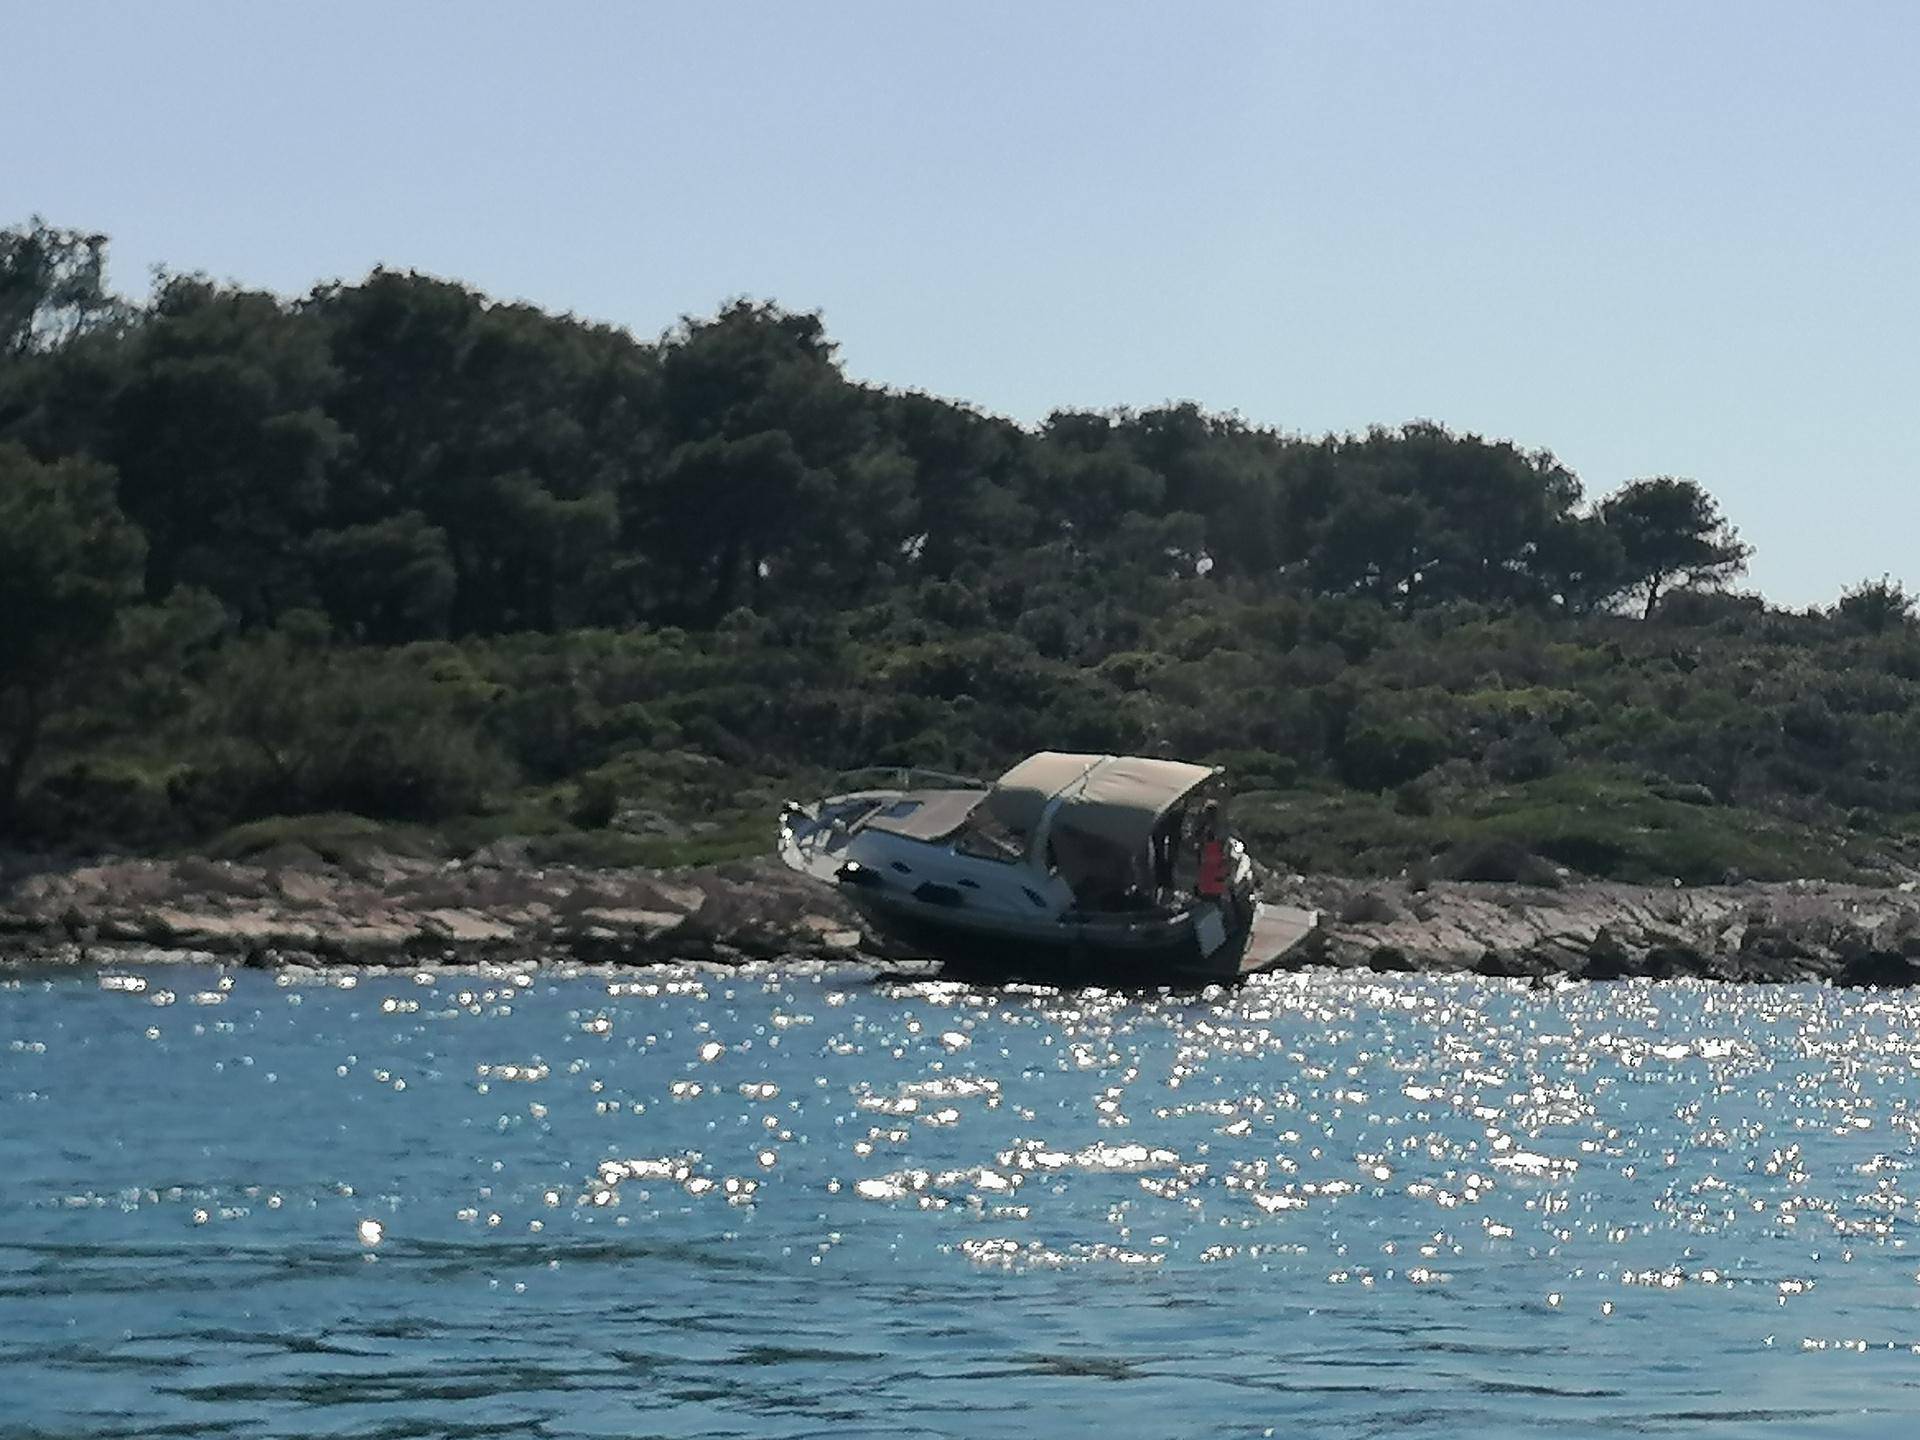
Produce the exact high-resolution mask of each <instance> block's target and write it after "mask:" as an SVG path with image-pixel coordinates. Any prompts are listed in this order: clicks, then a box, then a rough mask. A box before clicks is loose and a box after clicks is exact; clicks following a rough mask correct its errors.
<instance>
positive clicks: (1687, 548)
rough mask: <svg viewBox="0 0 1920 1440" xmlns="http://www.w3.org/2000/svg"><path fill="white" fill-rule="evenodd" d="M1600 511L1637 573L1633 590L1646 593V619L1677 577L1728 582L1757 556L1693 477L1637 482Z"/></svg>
mask: <svg viewBox="0 0 1920 1440" xmlns="http://www.w3.org/2000/svg"><path fill="white" fill-rule="evenodd" d="M1599 514H1600V519H1601V522H1602V523H1603V524H1605V525H1606V527H1607V529H1608V530H1609V531H1611V532H1612V533H1613V535H1614V536H1615V537H1616V538H1618V540H1619V542H1620V551H1621V554H1622V555H1623V556H1624V557H1625V563H1626V567H1627V572H1628V573H1629V574H1631V575H1633V576H1634V577H1635V579H1634V582H1633V585H1632V587H1630V588H1633V589H1637V590H1639V591H1641V592H1642V593H1644V594H1645V596H1646V605H1645V608H1644V609H1643V610H1642V611H1641V618H1642V619H1646V618H1648V617H1650V616H1651V615H1652V614H1653V610H1654V606H1655V605H1657V604H1658V603H1659V601H1660V597H1661V595H1662V594H1663V593H1665V592H1666V590H1668V589H1669V588H1670V587H1671V586H1672V585H1673V584H1674V583H1675V582H1676V581H1681V580H1684V581H1687V582H1689V583H1691V584H1695V585H1702V584H1721V583H1724V582H1725V581H1728V580H1731V579H1733V578H1734V577H1735V576H1736V575H1739V574H1740V573H1741V572H1742V571H1744V570H1745V569H1746V568H1747V558H1748V557H1749V556H1750V555H1752V554H1753V547H1752V546H1751V545H1745V544H1742V543H1741V540H1740V536H1739V533H1738V532H1737V531H1736V530H1734V528H1733V527H1732V526H1731V525H1729V524H1728V523H1727V522H1726V521H1725V520H1724V519H1723V518H1722V517H1721V515H1720V506H1719V504H1718V503H1717V502H1716V501H1715V500H1714V498H1713V497H1712V496H1711V495H1709V494H1707V492H1706V491H1705V490H1703V489H1701V488H1700V486H1699V485H1697V484H1696V483H1694V482H1693V481H1691V480H1679V479H1675V478H1674V477H1672V476H1670V475H1660V476H1655V477H1654V478H1652V479H1650V480H1635V481H1632V482H1631V483H1629V484H1627V485H1625V486H1623V487H1621V489H1619V490H1618V491H1616V492H1615V493H1614V494H1613V495H1610V496H1609V497H1608V498H1607V499H1606V500H1604V501H1602V502H1601V505H1600V511H1599Z"/></svg>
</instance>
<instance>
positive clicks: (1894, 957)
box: [1834, 950, 1920, 990]
mask: <svg viewBox="0 0 1920 1440" xmlns="http://www.w3.org/2000/svg"><path fill="white" fill-rule="evenodd" d="M1834 979H1835V981H1836V982H1837V983H1839V984H1841V985H1861V986H1866V985H1872V986H1877V987H1879V988H1880V989H1883V990H1895V989H1902V988H1905V987H1906V986H1909V985H1916V984H1920V962H1916V961H1913V960H1910V959H1908V958H1907V957H1906V956H1905V955H1902V954H1899V953H1898V952H1896V951H1887V950H1872V951H1867V952H1865V953H1862V954H1856V955H1855V956H1853V958H1851V959H1849V960H1848V961H1846V962H1845V964H1844V965H1843V966H1842V967H1841V969H1840V972H1839V974H1838V975H1836V976H1835V977H1834Z"/></svg>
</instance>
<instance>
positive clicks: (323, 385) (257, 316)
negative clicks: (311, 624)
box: [103, 276, 345, 625]
mask: <svg viewBox="0 0 1920 1440" xmlns="http://www.w3.org/2000/svg"><path fill="white" fill-rule="evenodd" d="M130 344H131V349H132V351H133V355H132V361H133V363H132V367H131V370H130V373H129V374H128V376H127V378H126V382H125V383H124V385H122V386H121V388H120V390H119V392H118V393H117V395H116V396H115V398H114V400H113V404H112V423H111V427H110V433H109V435H108V436H106V437H105V441H106V443H105V446H104V450H103V453H104V454H106V455H107V456H108V457H109V458H110V459H111V460H112V461H113V462H114V468H115V469H116V470H117V471H118V473H119V476H120V497H121V503H122V504H123V505H124V506H125V507H126V510H127V513H128V514H129V515H130V516H132V517H133V519H134V520H136V521H137V522H138V523H139V525H140V527H141V529H142V530H143V531H144V532H145V533H146V536H147V539H148V541H149V542H150V544H151V545H152V547H153V550H152V556H151V565H150V568H149V574H148V585H149V593H150V595H151V596H152V598H153V599H155V600H160V599H164V598H165V596H166V595H167V594H168V592H169V591H171V590H172V589H173V587H174V586H175V585H190V586H203V587H205V588H206V589H207V590H209V591H211V592H212V593H213V594H215V595H217V596H218V597H219V598H220V600H221V602H222V603H223V604H225V605H226V606H227V607H228V609H230V610H232V611H233V612H234V613H235V614H236V615H237V616H239V617H240V618H241V619H242V620H243V621H245V622H246V623H248V624H249V625H270V624H272V623H273V622H274V620H275V619H276V618H277V616H278V615H279V614H281V613H282V612H283V611H285V610H288V609H292V608H296V607H298V606H300V605H303V604H305V603H307V602H308V598H309V587H308V583H307V577H306V574H305V572H304V569H303V566H302V563H301V561H302V553H301V545H302V542H303V541H304V539H305V538H306V536H307V535H308V534H310V533H311V532H312V531H313V530H314V529H315V528H317V527H318V525H319V523H320V521H321V519H322V518H323V516H324V515H325V513H326V505H327V493H328V482H329V478H330V475H331V472H332V470H333V468H334V466H335V464H336V461H337V460H338V458H339V456H340V454H341V452H342V450H343V448H344V445H345V438H344V436H343V435H342V434H341V432H340V428H339V426H338V425H336V424H335V423H334V422H333V421H332V420H331V419H330V418H328V416H327V415H326V414H325V412H324V410H323V409H322V408H321V407H322V405H323V402H324V401H325V399H326V396H327V392H328V390H329V389H330V387H331V386H332V384H333V380H334V374H333V369H332V366H331V364H330V362H329V360H328V356H327V349H326V337H325V335H324V333H323V332H322V331H321V329H320V327H319V326H318V325H316V324H314V323H313V322H311V321H310V320H308V319H306V318H305V317H303V316H301V315H300V314H298V313H296V312H293V311H290V310H289V309H288V308H287V307H286V306H285V305H284V304H283V303H282V302H281V301H280V300H279V299H278V298H276V297H275V296H272V295H269V294H265V293H263V292H259V291H247V290H235V289H228V288H225V287H222V286H217V285H214V284H212V283H211V282H209V281H207V280H204V279H201V278H198V277H194V276H173V277H170V278H167V279H165V280H163V281H162V282H161V284H160V287H159V289H158V291H157V292H156V294H155V296H154V301H153V308H152V311H151V313H150V315H149V316H148V318H147V319H146V321H145V323H144V324H143V325H142V326H141V327H140V329H139V331H138V332H137V333H136V334H135V335H134V336H133V337H132V339H131V342H130Z"/></svg>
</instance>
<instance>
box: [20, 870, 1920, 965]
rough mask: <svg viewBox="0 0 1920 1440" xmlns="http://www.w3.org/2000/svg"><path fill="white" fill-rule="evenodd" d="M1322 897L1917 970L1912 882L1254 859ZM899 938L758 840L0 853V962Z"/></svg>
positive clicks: (1435, 929) (1325, 930)
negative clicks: (582, 848)
mask: <svg viewBox="0 0 1920 1440" xmlns="http://www.w3.org/2000/svg"><path fill="white" fill-rule="evenodd" d="M1267 893H1268V895H1269V898H1272V899H1276V900H1280V901H1284V902H1285V903H1288V904H1295V905H1304V906H1308V907H1310V908H1313V909H1317V910H1319V911H1320V912H1321V914H1322V917H1323V920H1322V925H1321V929H1320V931H1319V933H1318V934H1317V935H1316V936H1315V937H1314V939H1313V940H1312V941H1311V942H1310V943H1309V944H1308V945H1307V946H1305V947H1303V948H1302V950H1300V951H1299V952H1296V954H1295V955H1294V956H1293V957H1290V961H1289V963H1292V964H1297V965H1302V966H1305V965H1319V966H1333V967H1340V968H1348V969H1356V968H1357V969H1370V970H1375V971H1454V972H1461V971H1471V972H1476V973H1479V974H1483V975H1499V976H1515V977H1532V978H1535V979H1540V980H1551V979H1554V978H1556V977H1566V978H1569V979H1590V980H1602V979H1605V980H1612V979H1622V978H1628V977H1633V976H1648V977H1653V978H1659V979H1666V978H1677V977H1689V976H1692V977H1701V978H1707V979H1719V980H1737V981H1763V982H1793V981H1825V982H1830V983H1833V984H1840V985H1883V986H1895V985H1909V984H1920V893H1915V892H1914V891H1913V890H1912V889H1910V888H1906V887H1900V888H1885V889H1881V888H1872V887H1867V886H1858V885H1840V884H1826V883H1820V882H1798V881H1796V882H1789V883H1773V884H1760V883H1748V884H1742V885H1727V886H1712V887H1701V888H1691V889H1679V888H1658V887H1648V886H1637V885H1624V884H1616V883H1611V882H1599V881H1594V882H1578V881H1576V882H1572V883H1567V884H1564V885H1559V886H1536V885H1521V884H1508V883H1493V882H1475V881H1436V882H1433V883H1432V884H1430V885H1417V884H1410V883H1409V882H1407V881H1404V880H1403V881H1358V880H1343V879H1337V878H1330V877H1301V876H1293V877H1285V878H1276V879H1273V880H1270V881H1269V882H1268V885H1267ZM781 957H800V958H807V959H860V958H865V959H869V960H871V959H883V960H885V959H897V958H901V957H898V956H891V955H889V954H888V953H887V952H886V950H885V949H884V947H879V946H876V945H875V944H874V943H873V942H872V941H871V939H870V938H869V937H867V936H866V935H864V934H863V933H862V930H861V927H860V924H859V921H858V919H857V918H856V917H855V916H854V915H853V914H852V913H851V912H850V911H849V910H848V909H847V908H846V907H845V906H843V905H842V904H841V903H840V902H839V900H838V898H837V897H836V896H834V895H833V894H832V893H830V892H828V891H826V890H824V889H823V888H821V887H820V886H818V885H815V884H813V883H811V882H809V881H806V880H803V879H801V878H800V877H798V876H796V875H793V874H791V873H789V872H788V871H787V870H785V869H784V868H783V867H781V866H780V865H779V864H778V863H777V862H776V861H774V860H772V859H764V860H752V861H742V862H737V863H733V864H727V865H719V866H714V867H711V868H706V869H698V870H678V871H644V870H585V869H571V868H541V867H538V866H535V865H532V864H530V863H528V861H527V860H526V858H525V856H524V854H523V853H520V852H518V851H516V849H515V847H513V846H511V845H506V846H496V847H493V849H492V850H490V851H485V852H482V853H481V854H479V855H476V856H474V857H472V858H470V859H467V860H463V861H444V860H429V859H418V858H411V857H403V856H395V855H387V854H369V855H365V856H359V857H353V858H349V859H343V860H342V861H340V862H338V863H331V862H329V861H326V860H323V859H322V858H321V857H320V856H318V855H316V854H314V853H312V852H311V851H306V850H303V849H300V848H299V847H294V846H286V847H282V848H281V849H279V850H276V851H273V852H268V853H266V854H263V855H260V856H257V857H255V858H254V859H252V860H251V861H249V862H247V863H230V862H224V861H212V860H202V859H172V860H128V859H113V860H103V861H96V862H91V863H78V862H52V861H46V860H41V861H31V860H26V859H21V858H13V859H10V860H4V861H0V963H6V962H12V963H37V964H46V963H55V964H60V963H66V964H85V963H93V964H113V963H127V962H134V961H152V960H163V959H202V960H217V961H222V962H225V963H237V964H247V965H255V966H266V967H272V966H281V965H333V964H350V965H372V966H383V965H384V966H421V965H433V964H470V963H479V962H485V961H515V960H528V959H543V960H555V959H559V960H572V961H577V962H584V963H601V964H605V963H614V964H636V965H640V964H649V963H656V962H663V961H675V960H698V961H708V962H720V963H729V962H739V961H744V960H754V959H773V958H781Z"/></svg>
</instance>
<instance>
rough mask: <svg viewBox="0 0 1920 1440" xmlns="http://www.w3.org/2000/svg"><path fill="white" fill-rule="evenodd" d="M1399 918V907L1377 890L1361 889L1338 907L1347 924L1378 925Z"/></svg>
mask: <svg viewBox="0 0 1920 1440" xmlns="http://www.w3.org/2000/svg"><path fill="white" fill-rule="evenodd" d="M1399 918H1400V907H1399V906H1397V905H1395V904H1394V903H1393V901H1392V900H1390V899H1388V898H1387V896H1386V895H1384V894H1383V893H1382V892H1380V891H1378V890H1362V891H1360V892H1359V893H1358V894H1356V895H1354V896H1352V897H1351V898H1350V899H1349V900H1348V901H1347V903H1346V904H1344V905H1342V906H1341V907H1340V919H1341V922H1342V923H1343V924H1347V925H1380V924H1385V923H1386V922H1387V921H1390V920H1397V919H1399Z"/></svg>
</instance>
